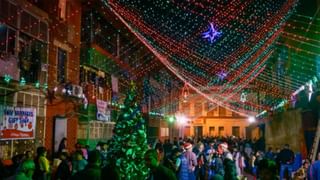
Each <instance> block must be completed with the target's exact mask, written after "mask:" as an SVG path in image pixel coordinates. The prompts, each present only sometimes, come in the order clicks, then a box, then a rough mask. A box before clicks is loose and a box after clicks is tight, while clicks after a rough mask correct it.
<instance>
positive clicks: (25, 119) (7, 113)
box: [0, 106, 36, 139]
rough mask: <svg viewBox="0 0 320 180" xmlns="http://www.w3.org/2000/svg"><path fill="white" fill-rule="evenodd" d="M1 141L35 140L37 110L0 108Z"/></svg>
mask: <svg viewBox="0 0 320 180" xmlns="http://www.w3.org/2000/svg"><path fill="white" fill-rule="evenodd" d="M0 111H1V113H0V139H33V138H34V136H35V127H36V109H35V108H23V107H8V106H6V107H4V106H0Z"/></svg>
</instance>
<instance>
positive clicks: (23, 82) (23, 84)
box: [19, 77, 26, 86]
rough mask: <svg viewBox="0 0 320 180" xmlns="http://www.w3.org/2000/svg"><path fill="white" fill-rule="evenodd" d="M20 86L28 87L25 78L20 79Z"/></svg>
mask: <svg viewBox="0 0 320 180" xmlns="http://www.w3.org/2000/svg"><path fill="white" fill-rule="evenodd" d="M19 84H20V86H25V85H26V80H25V79H24V77H22V78H21V79H20V82H19Z"/></svg>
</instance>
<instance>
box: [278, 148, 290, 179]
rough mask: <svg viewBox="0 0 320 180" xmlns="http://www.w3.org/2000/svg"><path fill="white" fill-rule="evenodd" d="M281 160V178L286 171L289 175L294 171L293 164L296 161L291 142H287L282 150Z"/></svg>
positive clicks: (279, 156)
mask: <svg viewBox="0 0 320 180" xmlns="http://www.w3.org/2000/svg"><path fill="white" fill-rule="evenodd" d="M278 158H279V162H280V180H282V179H283V178H284V175H285V171H287V172H288V175H291V173H292V164H293V162H294V152H293V151H292V150H291V149H290V146H289V144H285V145H284V148H283V149H282V150H281V151H280V153H279V155H278Z"/></svg>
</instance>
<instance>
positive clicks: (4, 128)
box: [0, 0, 49, 159]
mask: <svg viewBox="0 0 320 180" xmlns="http://www.w3.org/2000/svg"><path fill="white" fill-rule="evenodd" d="M48 44H49V15H48V14H47V13H46V12H45V11H43V10H41V9H40V8H38V7H36V6H34V5H33V4H31V3H29V2H28V1H24V0H1V1H0V69H1V70H0V77H1V79H0V157H1V158H3V159H9V158H11V157H12V156H14V155H16V154H19V153H23V152H24V151H26V150H31V151H32V152H34V150H35V148H36V147H37V146H40V145H43V144H44V141H45V134H46V130H45V126H46V108H47V107H46V102H47V101H46V97H47V93H46V92H47V78H48V68H47V67H48V49H49V45H48Z"/></svg>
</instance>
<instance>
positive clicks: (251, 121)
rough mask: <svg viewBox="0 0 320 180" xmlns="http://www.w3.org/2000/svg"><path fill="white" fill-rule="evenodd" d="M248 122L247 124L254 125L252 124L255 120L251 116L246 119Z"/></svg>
mask: <svg viewBox="0 0 320 180" xmlns="http://www.w3.org/2000/svg"><path fill="white" fill-rule="evenodd" d="M248 121H249V123H254V122H255V121H256V118H255V117H253V116H250V117H249V118H248Z"/></svg>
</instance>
